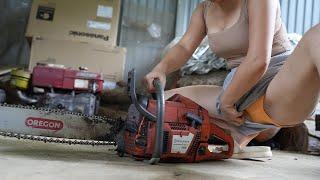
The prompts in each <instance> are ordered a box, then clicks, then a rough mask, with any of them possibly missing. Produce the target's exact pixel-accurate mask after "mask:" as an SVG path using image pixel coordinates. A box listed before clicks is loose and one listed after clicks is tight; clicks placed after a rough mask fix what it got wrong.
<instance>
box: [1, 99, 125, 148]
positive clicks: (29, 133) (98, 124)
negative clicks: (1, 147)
mask: <svg viewBox="0 0 320 180" xmlns="http://www.w3.org/2000/svg"><path fill="white" fill-rule="evenodd" d="M0 114H1V117H0V136H4V137H13V138H17V139H26V140H33V141H40V142H45V143H47V142H48V143H59V144H69V145H76V144H79V145H92V146H101V145H116V143H115V138H116V135H117V133H118V131H119V129H120V128H121V126H122V124H123V120H122V119H120V118H119V119H112V118H108V117H102V116H88V115H84V114H81V113H74V112H68V111H62V110H56V109H46V108H37V107H33V106H23V105H11V104H0Z"/></svg>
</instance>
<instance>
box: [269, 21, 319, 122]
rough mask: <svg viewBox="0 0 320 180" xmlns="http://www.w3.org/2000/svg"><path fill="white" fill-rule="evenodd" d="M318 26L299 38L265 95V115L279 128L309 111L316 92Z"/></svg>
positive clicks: (316, 97)
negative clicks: (278, 125)
mask: <svg viewBox="0 0 320 180" xmlns="http://www.w3.org/2000/svg"><path fill="white" fill-rule="evenodd" d="M319 72H320V25H317V26H315V27H313V28H312V29H311V30H309V31H308V32H307V33H306V34H305V35H304V36H303V38H302V39H301V41H300V42H299V44H298V46H297V47H296V49H295V50H294V52H293V53H292V54H291V55H290V56H289V58H288V60H287V61H286V62H285V64H284V65H283V67H282V68H281V70H280V71H279V73H278V74H277V75H276V76H275V78H274V79H273V80H272V81H271V83H270V85H269V87H268V89H267V92H266V96H265V102H264V108H265V111H266V112H267V114H268V115H269V116H270V117H271V118H272V119H274V120H275V121H276V122H277V123H278V124H280V125H284V126H287V125H296V124H299V123H301V122H303V121H304V120H305V119H306V118H307V117H308V116H309V115H310V114H311V113H312V111H313V109H314V107H315V105H316V104H317V102H318V96H319V92H320V78H319Z"/></svg>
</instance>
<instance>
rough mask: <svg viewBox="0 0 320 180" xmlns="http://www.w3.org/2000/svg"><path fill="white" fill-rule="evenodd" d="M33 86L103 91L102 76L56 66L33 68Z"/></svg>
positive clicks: (93, 91)
mask: <svg viewBox="0 0 320 180" xmlns="http://www.w3.org/2000/svg"><path fill="white" fill-rule="evenodd" d="M32 74H33V75H32V86H35V87H43V88H54V89H63V90H74V91H79V92H80V91H81V92H91V93H99V92H101V91H102V89H103V79H102V76H101V74H98V73H92V72H89V71H84V70H75V69H70V68H64V67H59V66H54V65H37V66H36V67H34V68H33V73H32Z"/></svg>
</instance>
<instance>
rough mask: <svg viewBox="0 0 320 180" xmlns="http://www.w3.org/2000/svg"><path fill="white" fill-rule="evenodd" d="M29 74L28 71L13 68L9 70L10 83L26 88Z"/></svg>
mask: <svg viewBox="0 0 320 180" xmlns="http://www.w3.org/2000/svg"><path fill="white" fill-rule="evenodd" d="M30 77H31V74H30V72H28V71H24V70H21V69H18V70H13V71H12V72H11V80H10V84H11V85H12V86H14V87H15V88H17V89H21V90H27V89H28V85H29V80H30Z"/></svg>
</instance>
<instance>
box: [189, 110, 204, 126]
mask: <svg viewBox="0 0 320 180" xmlns="http://www.w3.org/2000/svg"><path fill="white" fill-rule="evenodd" d="M186 119H187V120H188V121H189V122H190V123H191V125H192V127H194V128H195V127H197V126H199V125H202V122H203V119H202V118H201V117H200V116H198V115H196V114H194V113H192V112H187V113H186Z"/></svg>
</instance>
